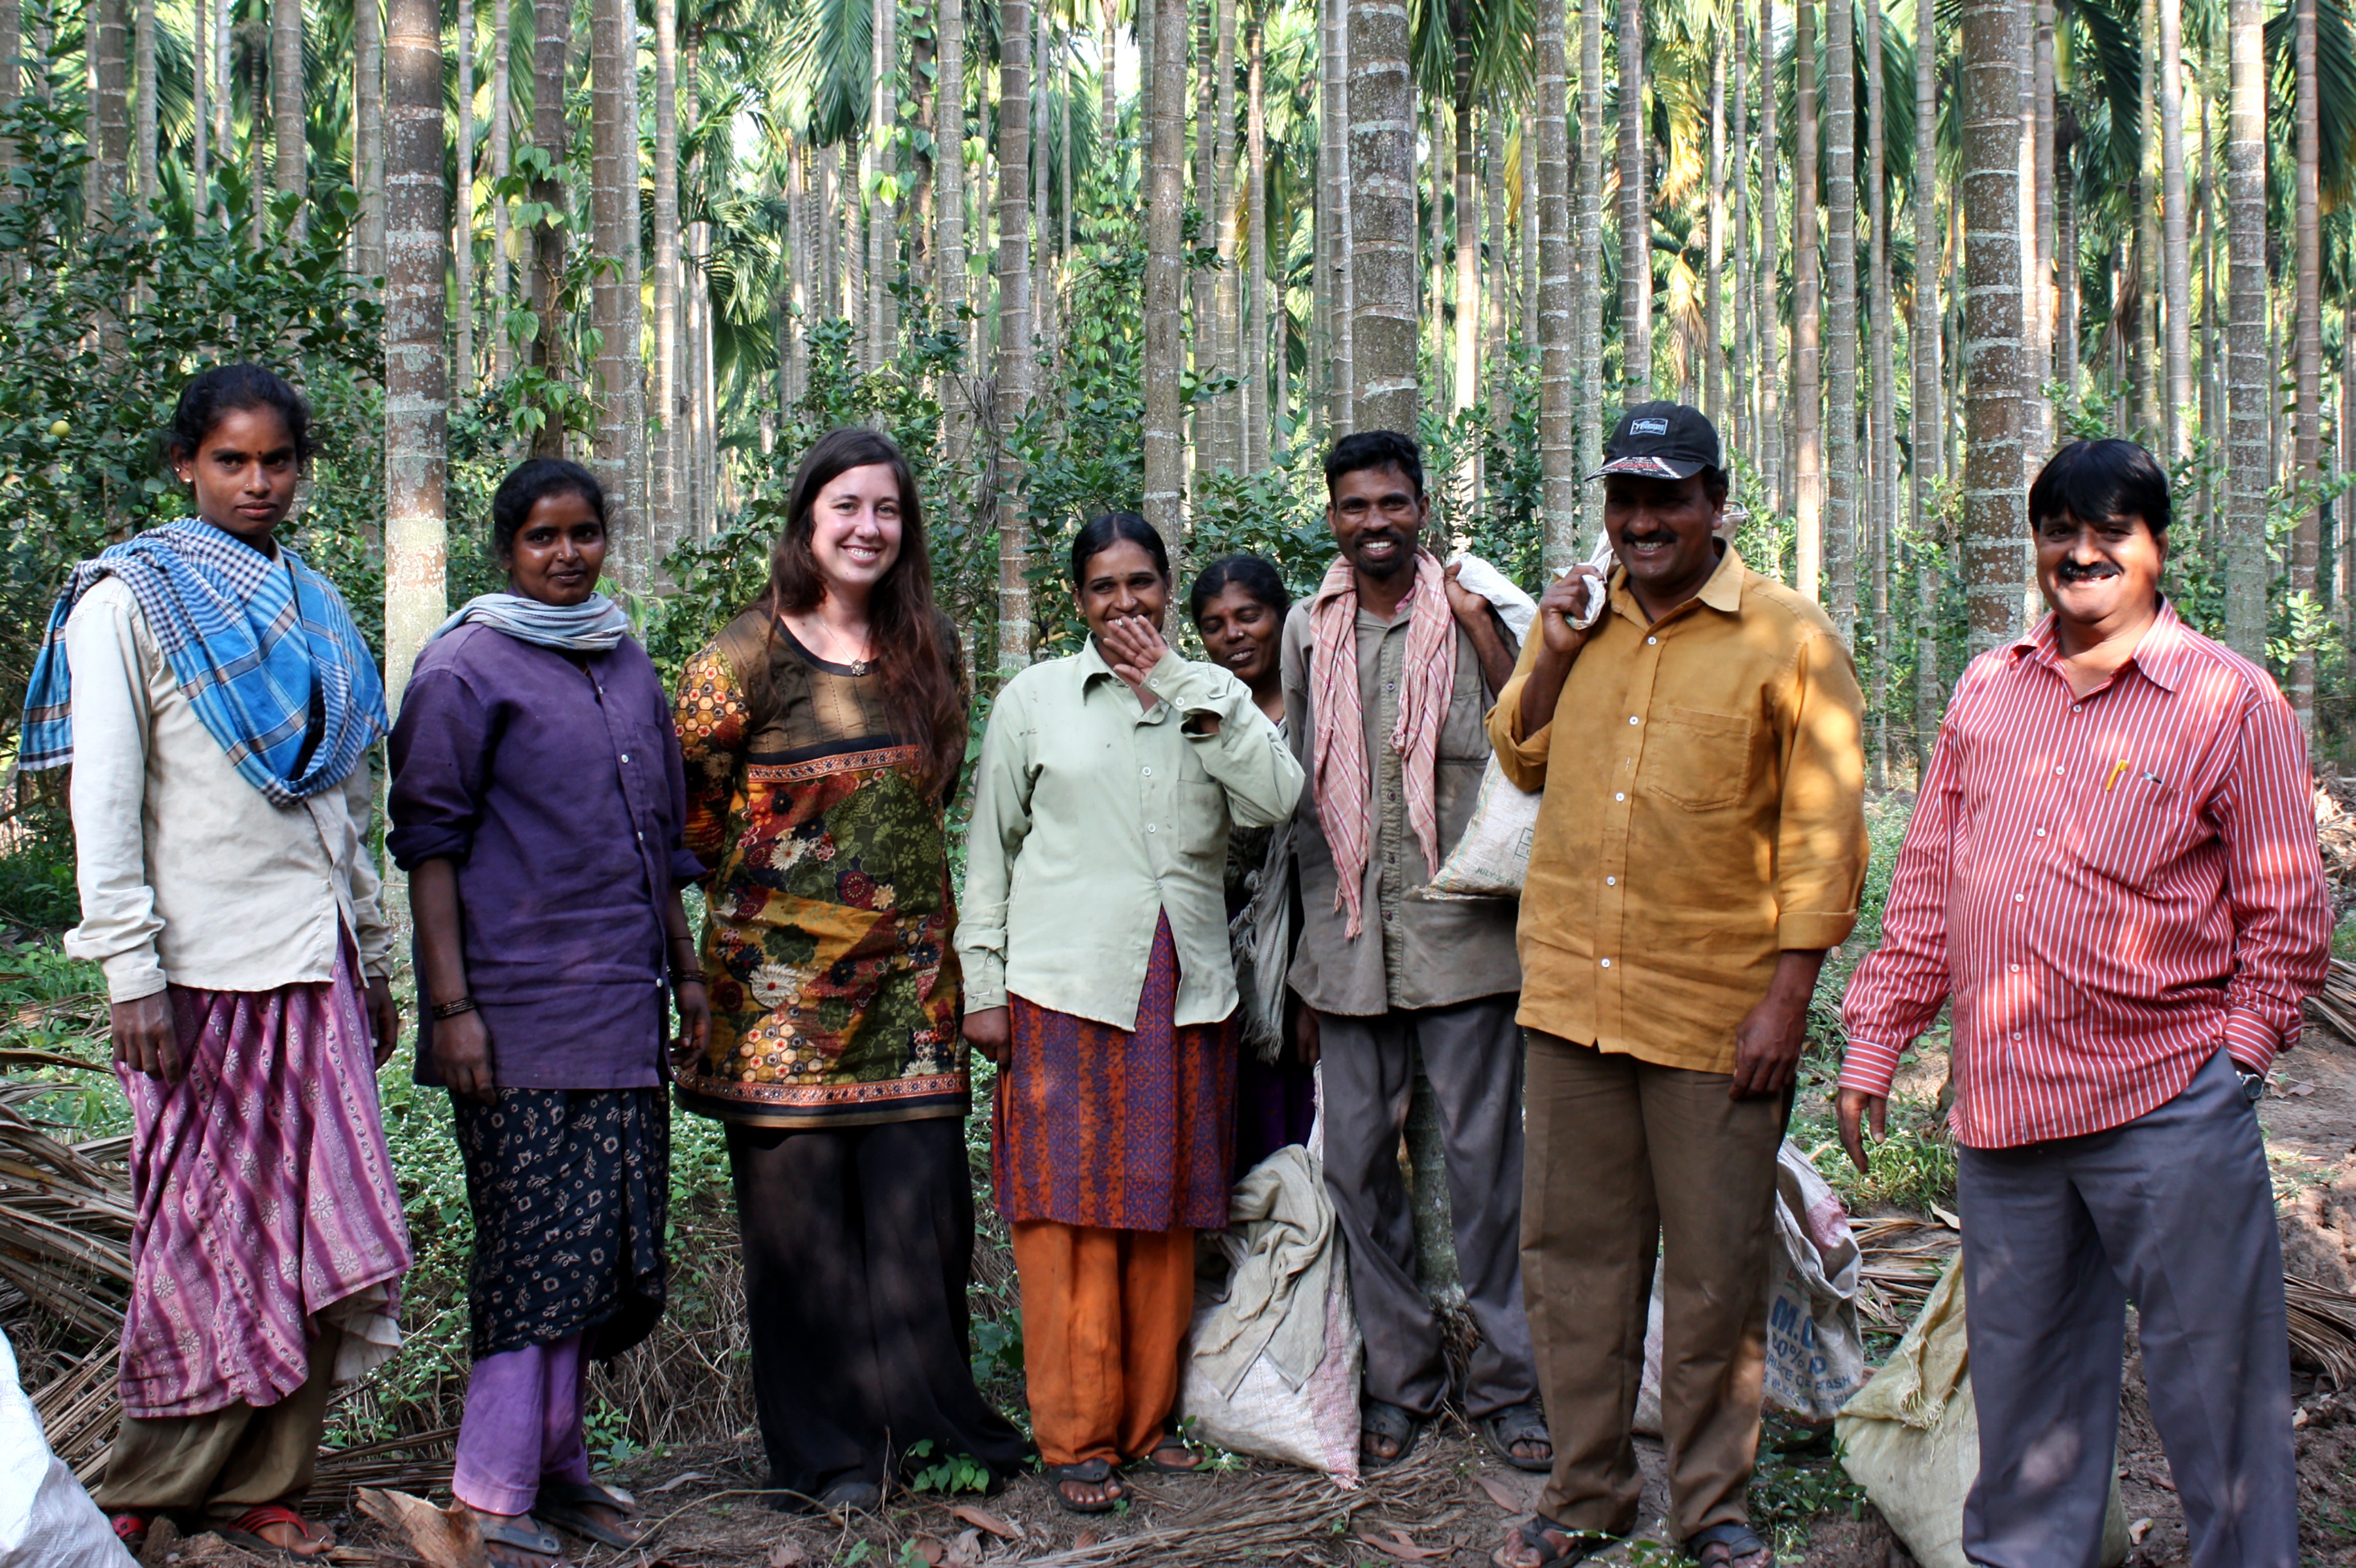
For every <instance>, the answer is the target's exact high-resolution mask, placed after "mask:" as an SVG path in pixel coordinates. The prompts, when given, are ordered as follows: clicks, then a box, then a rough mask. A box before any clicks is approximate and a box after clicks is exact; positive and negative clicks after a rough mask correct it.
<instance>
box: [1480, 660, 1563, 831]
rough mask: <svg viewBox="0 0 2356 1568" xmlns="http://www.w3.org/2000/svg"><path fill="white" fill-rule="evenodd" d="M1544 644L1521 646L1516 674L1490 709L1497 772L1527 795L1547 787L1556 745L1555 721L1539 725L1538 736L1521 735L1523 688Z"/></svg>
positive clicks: (1491, 746) (1490, 733)
mask: <svg viewBox="0 0 2356 1568" xmlns="http://www.w3.org/2000/svg"><path fill="white" fill-rule="evenodd" d="M1545 645H1546V639H1545V638H1543V637H1533V638H1531V639H1529V640H1528V641H1526V642H1525V643H1523V644H1522V652H1521V657H1520V658H1518V659H1516V660H1515V661H1514V673H1513V675H1512V677H1511V678H1510V679H1508V680H1507V681H1506V682H1505V690H1504V691H1502V692H1500V693H1497V705H1496V706H1495V707H1494V708H1491V709H1490V710H1489V749H1490V751H1491V752H1492V753H1494V755H1495V757H1496V758H1497V771H1498V772H1500V773H1503V774H1504V775H1505V781H1506V782H1507V783H1509V784H1511V785H1513V787H1514V788H1515V789H1519V790H1521V791H1522V792H1523V793H1524V794H1536V793H1537V791H1538V790H1540V789H1545V788H1546V780H1547V752H1548V749H1549V748H1550V747H1551V746H1552V745H1553V742H1554V721H1553V720H1552V719H1548V720H1547V722H1546V723H1545V724H1543V725H1539V726H1538V728H1537V733H1535V734H1532V735H1524V734H1522V688H1523V687H1525V686H1526V685H1528V684H1529V682H1530V671H1532V670H1534V669H1536V668H1537V661H1538V650H1539V649H1540V648H1543V647H1544V646H1545Z"/></svg>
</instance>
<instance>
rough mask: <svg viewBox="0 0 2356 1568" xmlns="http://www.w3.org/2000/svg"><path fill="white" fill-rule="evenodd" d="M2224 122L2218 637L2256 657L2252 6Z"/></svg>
mask: <svg viewBox="0 0 2356 1568" xmlns="http://www.w3.org/2000/svg"><path fill="white" fill-rule="evenodd" d="M2225 19H2226V47H2227V51H2228V52H2227V59H2228V62H2229V71H2228V89H2227V91H2228V108H2227V112H2226V124H2225V245H2226V254H2227V267H2228V283H2227V289H2228V295H2227V299H2226V328H2225V398H2226V403H2225V421H2226V425H2225V640H2226V641H2227V642H2228V643H2229V644H2231V645H2232V647H2233V650H2234V651H2235V652H2237V653H2240V654H2241V655H2242V656H2243V657H2244V658H2245V659H2253V660H2254V659H2259V658H2262V657H2263V656H2264V654H2265V634H2266V589H2267V586H2268V582H2267V579H2268V577H2269V576H2270V575H2271V573H2270V571H2269V569H2268V566H2267V561H2266V534H2265V528H2266V483H2267V478H2268V473H2267V466H2266V431H2267V421H2268V414H2269V410H2268V406H2267V405H2268V403H2269V402H2270V394H2271V390H2272V389H2271V388H2270V387H2269V386H2268V385H2267V380H2268V378H2267V375H2266V229H2265V223H2266V194H2265V177H2266V148H2265V59H2264V56H2263V49H2262V46H2261V42H2260V38H2261V35H2262V32H2263V29H2264V27H2265V12H2264V7H2263V5H2261V4H2260V0H2227V5H2226V10H2225Z"/></svg>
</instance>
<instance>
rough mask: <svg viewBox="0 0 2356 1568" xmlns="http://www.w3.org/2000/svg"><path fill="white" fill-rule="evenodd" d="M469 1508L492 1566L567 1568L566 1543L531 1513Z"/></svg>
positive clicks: (498, 1567) (500, 1567) (478, 1536)
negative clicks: (495, 1511) (564, 1559)
mask: <svg viewBox="0 0 2356 1568" xmlns="http://www.w3.org/2000/svg"><path fill="white" fill-rule="evenodd" d="M468 1511H469V1512H471V1513H472V1514H473V1515H474V1516H475V1534H476V1537H477V1539H478V1540H480V1541H482V1543H483V1552H484V1555H486V1556H487V1557H488V1558H489V1559H490V1561H491V1563H492V1565H493V1568H564V1562H563V1557H564V1543H563V1542H562V1541H559V1540H557V1539H556V1536H555V1535H554V1533H553V1532H552V1531H551V1530H549V1528H548V1527H547V1526H546V1525H544V1524H542V1523H541V1522H540V1520H536V1519H534V1518H532V1517H531V1515H530V1514H515V1515H511V1516H510V1515H504V1514H495V1513H485V1512H484V1511H483V1510H482V1509H478V1508H473V1507H472V1506H471V1505H470V1506H469V1509H468ZM518 1554H519V1555H518Z"/></svg>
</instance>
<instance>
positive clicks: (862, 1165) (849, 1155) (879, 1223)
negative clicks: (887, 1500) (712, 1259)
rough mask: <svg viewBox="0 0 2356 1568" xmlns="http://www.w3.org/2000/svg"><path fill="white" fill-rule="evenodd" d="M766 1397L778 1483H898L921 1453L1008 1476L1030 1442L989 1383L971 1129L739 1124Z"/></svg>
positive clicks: (748, 1281)
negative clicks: (975, 1362) (971, 1316)
mask: <svg viewBox="0 0 2356 1568" xmlns="http://www.w3.org/2000/svg"><path fill="white" fill-rule="evenodd" d="M728 1163H729V1167H730V1170H731V1172H732V1173H733V1175H734V1180H735V1188H736V1216H737V1222H738V1224H739V1225H740V1226H741V1227H742V1229H743V1232H744V1294H745V1305H746V1308H747V1314H748V1316H749V1318H750V1330H751V1339H752V1346H753V1398H754V1403H755V1406H756V1407H757V1408H758V1410H759V1412H760V1418H761V1439H762V1442H763V1444H764V1445H765V1446H766V1448H767V1450H768V1455H769V1484H770V1485H771V1486H773V1487H776V1488H777V1489H778V1490H780V1491H786V1492H793V1493H798V1494H800V1495H802V1496H804V1497H816V1496H817V1495H818V1494H819V1492H821V1491H823V1490H824V1489H825V1488H826V1487H828V1486H830V1485H831V1484H833V1483H834V1482H837V1481H841V1480H849V1479H860V1480H868V1481H874V1482H877V1483H878V1484H881V1483H882V1482H883V1480H885V1479H886V1478H887V1477H890V1476H891V1475H892V1474H893V1473H894V1469H895V1467H896V1466H898V1465H899V1463H900V1462H901V1460H902V1459H903V1458H904V1457H905V1455H907V1453H908V1451H909V1449H910V1448H911V1447H913V1446H914V1445H915V1444H918V1443H921V1442H925V1441H927V1440H929V1441H930V1442H931V1444H932V1457H933V1458H934V1459H935V1460H936V1461H938V1460H942V1459H948V1458H953V1457H955V1456H957V1455H971V1456H972V1457H973V1458H974V1459H976V1460H979V1461H980V1463H981V1464H983V1465H985V1466H988V1467H989V1468H990V1469H991V1472H992V1473H994V1474H996V1475H997V1476H999V1477H1011V1476H1012V1475H1013V1474H1014V1473H1015V1471H1016V1470H1017V1469H1018V1468H1019V1467H1020V1466H1021V1465H1022V1463H1023V1456H1024V1454H1025V1452H1026V1444H1024V1443H1023V1438H1022V1434H1019V1433H1017V1432H1016V1431H1015V1430H1014V1427H1013V1425H1012V1423H1009V1422H1008V1421H1007V1419H1006V1418H1005V1417H1004V1416H1003V1415H1001V1414H1000V1413H999V1412H997V1411H995V1410H993V1409H991V1407H990V1405H989V1404H988V1403H987V1402H984V1400H983V1399H982V1397H981V1392H980V1390H978V1389H977V1388H975V1387H974V1381H973V1367H972V1362H971V1360H970V1359H969V1358H970V1355H971V1351H970V1349H969V1345H968V1333H967V1329H968V1321H967V1314H966V1283H967V1279H968V1276H969V1273H970V1271H971V1268H972V1263H973V1193H972V1188H971V1187H970V1185H969V1182H970V1177H969V1176H968V1174H967V1168H966V1152H965V1133H964V1127H963V1124H962V1123H961V1122H958V1121H957V1120H955V1119H954V1118H950V1117H940V1118H936V1119H933V1120H930V1121H923V1122H885V1123H883V1124H882V1125H880V1126H873V1127H846V1128H842V1129H840V1130H834V1129H824V1130H818V1131H809V1132H798V1131H797V1132H787V1131H781V1130H777V1129H773V1128H762V1127H746V1126H739V1125H735V1124H731V1125H730V1126H729V1128H728Z"/></svg>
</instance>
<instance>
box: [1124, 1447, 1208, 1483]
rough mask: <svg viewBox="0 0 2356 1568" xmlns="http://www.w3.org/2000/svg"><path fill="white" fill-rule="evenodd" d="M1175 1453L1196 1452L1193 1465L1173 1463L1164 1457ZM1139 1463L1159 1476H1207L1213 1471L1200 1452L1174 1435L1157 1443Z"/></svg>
mask: <svg viewBox="0 0 2356 1568" xmlns="http://www.w3.org/2000/svg"><path fill="white" fill-rule="evenodd" d="M1173 1453H1174V1454H1194V1463H1193V1464H1192V1465H1173V1464H1170V1463H1168V1462H1167V1461H1165V1460H1164V1459H1163V1458H1162V1455H1164V1454H1173ZM1139 1463H1140V1465H1141V1466H1142V1467H1143V1468H1145V1469H1148V1470H1151V1472H1153V1474H1155V1475H1157V1476H1207V1475H1209V1474H1210V1473H1211V1467H1210V1466H1208V1465H1206V1464H1205V1463H1204V1461H1203V1456H1202V1455H1200V1454H1196V1453H1195V1451H1194V1449H1193V1448H1191V1447H1189V1446H1188V1445H1187V1444H1183V1443H1181V1442H1180V1441H1179V1440H1178V1439H1176V1438H1174V1437H1171V1438H1165V1439H1163V1440H1162V1442H1160V1443H1157V1444H1154V1445H1153V1446H1152V1447H1151V1449H1150V1450H1148V1451H1147V1453H1146V1455H1145V1457H1144V1458H1143V1459H1142V1460H1141V1461H1139Z"/></svg>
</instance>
